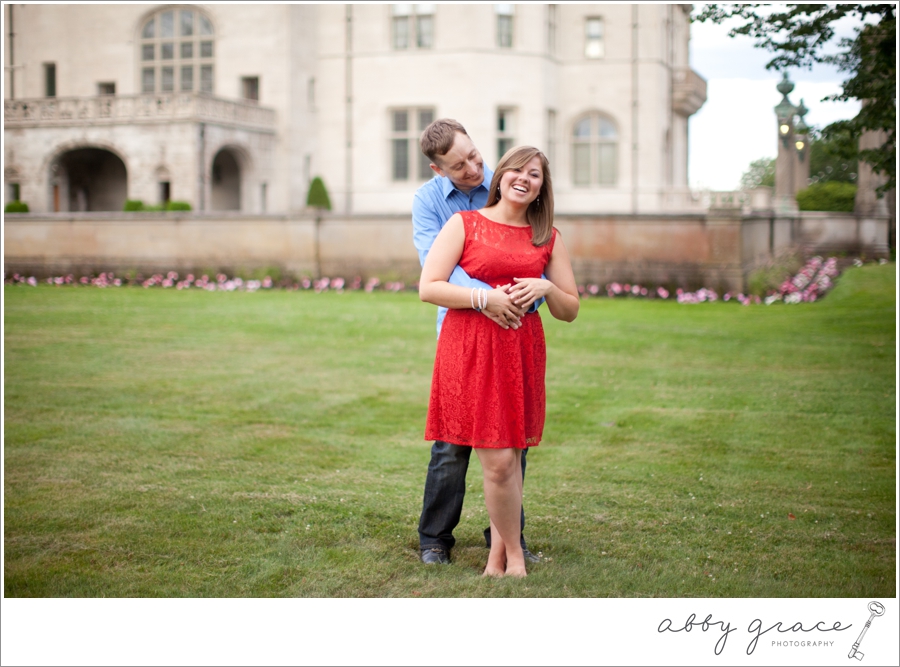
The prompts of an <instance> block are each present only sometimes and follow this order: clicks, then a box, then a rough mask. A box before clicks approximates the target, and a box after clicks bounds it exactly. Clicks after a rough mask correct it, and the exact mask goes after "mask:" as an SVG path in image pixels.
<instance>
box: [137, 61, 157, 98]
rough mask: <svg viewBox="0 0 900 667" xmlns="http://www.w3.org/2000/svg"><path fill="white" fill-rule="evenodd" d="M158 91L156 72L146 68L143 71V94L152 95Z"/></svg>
mask: <svg viewBox="0 0 900 667" xmlns="http://www.w3.org/2000/svg"><path fill="white" fill-rule="evenodd" d="M155 90H156V70H154V69H153V68H152V67H145V68H144V69H143V70H141V92H142V93H152V92H154V91H155Z"/></svg>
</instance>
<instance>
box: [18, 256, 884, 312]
mask: <svg viewBox="0 0 900 667" xmlns="http://www.w3.org/2000/svg"><path fill="white" fill-rule="evenodd" d="M879 262H880V263H882V264H884V263H885V262H886V260H884V259H882V260H879ZM853 263H854V265H856V266H862V265H863V262H862V260H859V259H856V260H854V262H853ZM839 274H840V271H839V269H838V263H837V258H835V257H829V258H828V259H827V260H823V259H822V258H821V257H813V258H812V259H810V260H809V261H808V262H807V263H806V265H805V266H804V267H803V268H802V269H801V270H800V271H799V272H798V273H797V275H795V276H793V277H792V278H790V279H788V280H785V281H784V282H783V283H782V284H781V286H780V288H779V289H778V290H777V291H775V292H772V293H770V294H769V295H768V296H766V297H765V299H761V298H760V297H758V296H756V295H748V294H743V293H741V292H726V293H725V294H724V295H722V296H721V300H722V301H735V302H737V303H740V304H741V305H744V306H749V305H750V304H761V303H765V304H766V305H771V304H773V303H776V302H778V301H783V302H784V303H787V304H795V303H809V302H812V301H816V300H818V299H821V298H822V297H823V296H824V295H825V294H826V293H827V292H828V290H830V289H831V288H832V287H833V286H834V281H835V279H836V278H837V276H838V275H839ZM5 282H6V284H24V285H31V286H37V284H38V280H37V278H35V277H34V276H28V277H26V276H23V275H20V274H18V273H14V274H13V275H12V276H11V277H9V278H7V279H6V281H5ZM45 282H46V283H47V284H49V285H59V286H63V285H73V286H83V287H123V286H140V287H144V288H150V287H161V288H163V289H167V288H174V289H176V290H184V289H202V290H206V291H208V292H234V291H245V292H255V291H257V290H260V289H275V288H280V289H288V290H313V291H315V292H317V293H319V292H325V291H328V290H331V291H335V292H343V291H345V290H347V291H356V290H363V291H365V292H374V291H375V290H380V291H385V292H402V291H404V290H407V289H410V290H416V289H418V285H417V284H415V283H413V284H410V285H407V284H406V283H404V282H400V281H394V282H386V283H382V282H381V280H379V279H378V278H375V277H373V278H369V279H368V280H367V281H365V282H363V279H362V278H361V277H360V276H356V277H355V278H353V279H352V280H350V281H347V280H346V279H344V278H342V277H336V278H329V277H323V278H318V279H316V278H309V277H303V278H301V279H300V280H297V281H291V280H282V281H280V282H278V283H276V282H275V281H273V280H272V278H270V277H269V276H266V277H264V278H263V279H262V280H244V279H242V278H240V277H237V276H235V277H233V278H229V277H228V276H227V275H225V274H224V273H219V274H216V275H215V276H214V277H212V278H211V277H210V276H208V275H206V274H204V275H201V276H200V277H199V278H197V277H195V276H194V275H193V274H190V273H189V274H187V275H186V276H184V277H183V278H182V277H181V276H179V274H178V272H176V271H169V272H167V273H165V274H163V273H155V274H153V275H152V276H150V277H149V278H146V279H145V278H144V277H143V276H141V275H140V274H138V275H137V276H136V277H133V278H130V279H129V278H122V277H117V276H116V275H115V274H114V273H113V272H111V271H110V272H103V273H101V274H99V275H96V276H94V275H92V276H81V277H79V278H76V277H75V275H74V274H71V273H70V274H68V275H66V276H54V277H50V278H47V279H46V280H45ZM603 291H604V290H603V289H601V287H600V286H599V285H597V284H586V285H579V286H578V294H579V295H580V296H581V298H589V297H595V296H602V295H603ZM605 293H606V296H607V297H609V298H638V299H669V298H670V297H671V296H672V294H671V293H670V292H669V290H667V289H666V288H665V287H662V286H658V287H655V288H653V287H646V286H644V285H639V284H637V283H635V284H631V283H618V282H613V283H609V284H608V285H606V288H605ZM674 296H675V300H676V301H677V302H678V303H686V304H697V303H712V302H713V301H718V300H719V299H720V297H719V295H718V294H717V293H716V292H715V291H714V290H711V289H706V288H701V289H699V290H697V291H696V292H686V291H684V290H682V289H680V288H679V289H677V290H675V295H674Z"/></svg>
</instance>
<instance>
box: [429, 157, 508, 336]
mask: <svg viewBox="0 0 900 667" xmlns="http://www.w3.org/2000/svg"><path fill="white" fill-rule="evenodd" d="M493 177H494V172H493V171H491V170H490V169H488V168H487V167H485V168H484V181H483V182H482V183H481V185H479V186H477V187H475V188H472V189H471V190H470V191H469V192H468V193H466V192H463V191H462V190H459V189H458V188H457V187H456V186H455V185H453V181H451V180H450V179H449V178H447V177H446V176H438V177H435V178H432V179H431V180H430V181H428V182H427V183H425V184H424V185H423V186H422V187H420V188H419V189H418V190H416V195H415V197H414V198H413V206H412V219H413V245H415V246H416V251H418V253H419V263H420V264H422V265H423V266H424V265H425V258H426V257H427V256H428V251H429V250H431V245H432V244H433V243H434V240H435V239H436V238H437V235H438V233H439V232H440V231H441V229H442V228H443V227H444V225H445V224H447V221H448V220H449V219H450V218H452V217H453V214H454V213H459V212H460V211H477V210H478V209H480V208H484V206H485V205H486V204H487V199H488V187H489V186H490V184H491V179H492V178H493ZM449 282H450V283H451V284H453V285H461V286H462V287H484V288H485V289H491V286H490V285H488V284H486V283H483V282H481V281H480V280H476V279H474V278H470V277H469V274H468V273H466V272H465V271H463V270H462V268H461V267H459V266H457V267H456V268H455V269H453V273H452V274H450V278H449ZM446 314H447V309H446V308H444V307H443V306H441V307H439V308H438V316H437V332H438V335H440V334H441V324H443V322H444V316H445V315H446Z"/></svg>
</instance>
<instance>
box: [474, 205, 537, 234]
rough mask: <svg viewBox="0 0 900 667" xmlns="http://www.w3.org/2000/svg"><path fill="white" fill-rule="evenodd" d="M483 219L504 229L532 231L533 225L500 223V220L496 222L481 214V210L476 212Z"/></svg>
mask: <svg viewBox="0 0 900 667" xmlns="http://www.w3.org/2000/svg"><path fill="white" fill-rule="evenodd" d="M475 212H476V213H477V214H478V215H480V216H481V217H482V218H484V219H485V220H487V221H488V222H493V223H494V224H495V225H502V226H503V227H512V228H513V229H531V225H529V224H525V225H511V224H509V223H507V222H500V221H499V220H494V219H493V218H489V217H487V216H486V215H485V214H484V213H482V212H481V209H479V210H476V211H475Z"/></svg>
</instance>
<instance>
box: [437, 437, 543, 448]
mask: <svg viewBox="0 0 900 667" xmlns="http://www.w3.org/2000/svg"><path fill="white" fill-rule="evenodd" d="M424 439H425V441H426V442H431V441H433V440H435V441H436V440H440V441H441V442H447V443H449V444H451V445H456V446H457V447H471V448H472V449H529V448H531V447H537V446H538V445H540V444H541V439H540V438H528V440H535V442H528V441H526V443H525V444H524V445H508V444H503V443H496V442H492V443H485V442H480V443H473V442H456V441H457V440H459V438H446V437H436V438H432V437H430V434H427V435H426V436H425V438H424Z"/></svg>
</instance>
